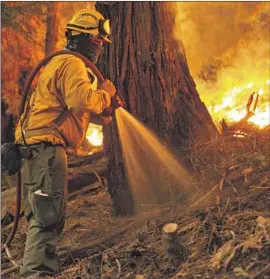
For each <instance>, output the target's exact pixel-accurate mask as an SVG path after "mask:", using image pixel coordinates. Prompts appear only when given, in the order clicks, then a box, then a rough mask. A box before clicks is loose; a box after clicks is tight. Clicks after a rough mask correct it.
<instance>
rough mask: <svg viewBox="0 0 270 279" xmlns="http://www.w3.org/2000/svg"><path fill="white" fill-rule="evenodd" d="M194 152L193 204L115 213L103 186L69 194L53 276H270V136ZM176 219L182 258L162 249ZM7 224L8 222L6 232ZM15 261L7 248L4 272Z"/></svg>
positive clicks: (19, 238)
mask: <svg viewBox="0 0 270 279" xmlns="http://www.w3.org/2000/svg"><path fill="white" fill-rule="evenodd" d="M189 156H190V161H191V163H192V165H193V168H194V169H195V173H194V177H195V178H196V179H197V181H198V186H200V187H201V194H200V196H199V197H198V198H197V199H196V201H195V202H194V203H193V204H191V205H189V206H188V207H185V208H183V206H181V205H175V206H174V207H173V208H166V209H164V210H163V209H161V210H160V209H157V210H156V211H153V212H151V213H149V214H145V215H140V216H135V217H132V218H123V217H116V216H114V213H113V210H112V203H111V200H110V196H109V194H108V192H107V189H106V187H104V186H102V187H101V188H99V189H97V190H95V191H91V192H88V193H84V194H81V195H79V196H77V197H74V198H73V199H71V200H69V202H68V207H67V221H66V225H65V229H64V232H63V234H62V236H61V239H60V242H59V247H60V248H59V255H60V265H61V273H60V274H58V275H57V276H54V277H53V278H57V279H60V278H64V279H68V278H76V279H79V278H103V279H109V278H111V279H115V278H131V279H169V278H170V279H177V278H187V279H189V278H213V279H214V278H215V279H216V278H217V279H218V278H220V279H221V278H222V279H223V278H224V279H231V278H232V279H233V278H252V279H256V278H258V279H260V278H261V279H269V278H270V170H269V165H270V164H269V163H270V162H269V141H258V140H256V141H255V140H253V139H249V140H244V141H243V140H235V139H234V140H233V141H228V140H226V141H225V140H224V141H218V142H211V143H203V144H201V145H197V146H196V147H195V148H194V149H192V150H191V152H190V155H189ZM170 222H172V223H176V224H177V226H178V228H177V235H178V237H179V240H180V242H181V245H183V247H184V248H185V253H184V254H183V255H182V256H183V257H182V261H181V263H180V264H178V265H175V264H173V261H172V258H171V257H170V255H171V254H172V253H170V252H169V253H168V251H167V250H166V249H164V240H163V236H162V228H163V226H164V224H166V223H170ZM26 228H27V223H26V221H25V220H24V219H23V218H22V219H21V221H20V225H19V229H18V232H17V234H16V236H15V239H14V240H13V243H12V248H11V253H12V256H13V258H14V259H15V261H17V262H20V259H21V258H22V254H23V247H24V241H25V238H26ZM8 231H9V229H7V228H6V227H3V228H2V239H4V238H5V236H6V234H7V233H8ZM87 246H88V248H87ZM76 247H80V248H78V249H75V248H76ZM10 266H11V265H10V263H9V261H8V260H7V259H6V256H5V254H2V271H3V270H4V269H6V268H8V267H10ZM1 278H8V279H9V278H18V275H17V273H16V272H13V273H9V274H7V275H4V276H2V277H1Z"/></svg>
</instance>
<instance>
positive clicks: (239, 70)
mask: <svg viewBox="0 0 270 279" xmlns="http://www.w3.org/2000/svg"><path fill="white" fill-rule="evenodd" d="M176 6H177V9H176V22H175V30H174V34H175V36H176V38H177V39H179V40H181V41H182V42H183V44H184V46H185V50H186V55H187V59H188V64H189V68H190V71H191V74H192V76H193V78H194V79H195V82H196V84H197V90H198V92H199V94H200V96H201V99H202V100H203V101H204V102H205V103H206V105H207V106H208V107H209V106H210V105H213V106H214V105H220V103H221V102H222V101H223V100H222V98H224V96H225V95H228V94H230V93H231V92H232V89H233V88H236V89H237V90H238V91H241V92H242V93H241V94H240V93H239V94H238V93H237V94H234V98H235V99H238V102H242V103H243V100H245V99H248V95H249V94H250V93H252V91H251V90H259V88H263V90H264V92H265V93H266V94H264V96H263V97H262V98H261V101H263V102H266V101H267V102H269V79H270V73H269V68H270V57H269V56H270V49H269V44H270V42H269V40H270V36H269V32H270V31H269V30H270V22H269V21H270V19H269V15H270V3H269V2H177V3H176ZM248 84H253V85H254V86H253V87H252V89H250V90H247V87H249V86H248ZM243 88H244V89H245V90H243ZM237 90H236V91H237ZM250 91H251V92H250ZM267 93H268V94H267ZM234 103H237V100H236V101H235V102H234ZM245 104H246V102H244V105H245Z"/></svg>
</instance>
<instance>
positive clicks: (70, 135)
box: [15, 54, 110, 149]
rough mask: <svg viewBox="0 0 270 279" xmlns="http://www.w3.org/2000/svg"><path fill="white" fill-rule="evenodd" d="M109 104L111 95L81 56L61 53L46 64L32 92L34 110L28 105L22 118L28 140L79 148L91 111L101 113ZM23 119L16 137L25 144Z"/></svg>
mask: <svg viewBox="0 0 270 279" xmlns="http://www.w3.org/2000/svg"><path fill="white" fill-rule="evenodd" d="M91 79H92V80H91ZM93 79H94V80H93ZM90 80H91V81H90ZM109 105H110V96H109V94H108V93H106V92H105V91H104V90H101V89H97V78H96V77H95V76H94V74H93V73H92V71H91V70H90V69H88V68H86V66H85V64H84V62H83V61H82V60H81V59H80V58H78V57H76V56H74V55H69V54H63V55H58V56H56V57H54V58H52V60H51V61H50V62H49V63H48V64H47V65H46V66H45V67H44V70H43V71H42V72H41V74H40V76H39V78H38V82H37V85H36V87H35V90H34V91H33V93H32V95H31V99H30V106H29V108H30V110H29V112H28V113H26V112H25V111H26V108H27V105H26V106H25V111H24V113H23V114H22V116H21V118H20V121H21V120H23V131H24V135H25V138H26V143H27V144H35V143H39V142H41V141H48V142H51V143H52V144H62V145H63V146H65V147H66V148H69V149H76V148H77V147H78V146H79V145H80V143H81V142H82V140H83V139H84V137H85V134H86V130H87V127H88V123H89V120H90V113H91V112H93V113H96V114H100V113H101V112H102V111H103V110H104V109H105V108H106V107H108V106H109ZM65 106H67V108H68V110H66V111H65V113H63V117H61V118H62V119H60V123H61V124H59V123H58V125H54V124H53V122H54V121H55V120H56V119H57V117H58V116H59V115H60V113H61V112H63V110H64V108H65ZM20 121H19V123H18V125H17V128H16V131H15V140H16V143H20V144H23V139H22V131H21V122H20Z"/></svg>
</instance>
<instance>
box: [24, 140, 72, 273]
mask: <svg viewBox="0 0 270 279" xmlns="http://www.w3.org/2000/svg"><path fill="white" fill-rule="evenodd" d="M31 150H32V154H33V157H32V158H31V159H30V160H25V161H24V163H23V170H22V183H23V187H24V198H25V199H24V203H25V204H24V210H25V215H26V217H27V218H28V220H29V227H28V233H27V239H26V245H25V251H24V256H23V265H22V266H21V268H20V276H21V277H28V276H39V275H43V274H44V275H45V274H47V275H53V274H55V273H57V272H58V271H59V267H58V259H57V253H56V243H57V241H58V238H59V235H60V233H61V231H62V230H63V227H64V219H65V218H64V217H65V216H64V212H65V204H66V196H67V155H66V153H65V150H64V148H63V147H62V146H53V145H50V144H48V143H41V144H36V145H31Z"/></svg>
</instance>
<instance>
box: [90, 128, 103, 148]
mask: <svg viewBox="0 0 270 279" xmlns="http://www.w3.org/2000/svg"><path fill="white" fill-rule="evenodd" d="M86 138H87V140H88V141H89V142H90V144H91V145H92V146H101V145H102V144H103V133H102V126H99V125H95V124H93V123H90V124H89V126H88V129H87V132H86Z"/></svg>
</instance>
